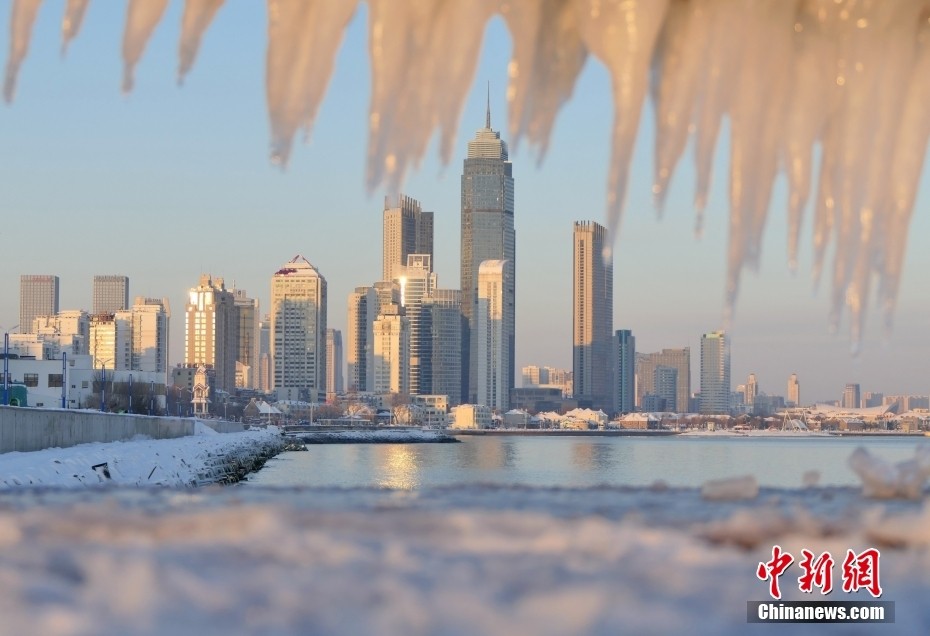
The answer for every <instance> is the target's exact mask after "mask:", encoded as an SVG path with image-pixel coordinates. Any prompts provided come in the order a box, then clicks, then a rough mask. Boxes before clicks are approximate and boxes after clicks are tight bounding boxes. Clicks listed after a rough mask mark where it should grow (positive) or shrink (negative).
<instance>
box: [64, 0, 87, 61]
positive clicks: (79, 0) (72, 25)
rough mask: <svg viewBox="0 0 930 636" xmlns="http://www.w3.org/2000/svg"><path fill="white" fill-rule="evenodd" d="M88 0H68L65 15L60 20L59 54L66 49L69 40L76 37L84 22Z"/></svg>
mask: <svg viewBox="0 0 930 636" xmlns="http://www.w3.org/2000/svg"><path fill="white" fill-rule="evenodd" d="M89 2H90V0H68V5H67V6H66V7H65V17H64V18H62V20H61V54H62V55H64V54H65V53H66V52H67V51H68V45H69V44H70V43H71V40H73V39H74V38H76V37H77V34H78V33H79V32H80V30H81V23H83V22H84V13H85V12H86V11H87V5H88V3H89Z"/></svg>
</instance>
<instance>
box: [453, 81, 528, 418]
mask: <svg viewBox="0 0 930 636" xmlns="http://www.w3.org/2000/svg"><path fill="white" fill-rule="evenodd" d="M513 216H514V181H513V165H512V164H511V163H510V161H509V160H508V155H507V144H506V143H505V142H504V141H503V140H502V139H501V138H500V133H498V132H495V131H494V130H492V129H491V108H490V100H489V106H488V110H487V116H486V119H485V126H484V128H481V129H480V130H478V132H477V133H476V134H475V138H474V139H472V140H471V141H469V142H468V156H467V157H466V159H465V165H464V170H463V172H462V252H461V258H462V260H461V290H462V313H463V314H464V315H465V320H466V330H465V333H464V334H463V337H462V364H463V365H465V368H467V369H468V391H467V392H466V393H465V395H464V396H463V399H465V398H466V397H467V399H468V400H469V401H470V402H474V401H475V400H476V399H477V391H478V381H477V376H476V372H477V364H476V362H477V360H476V356H477V347H478V343H477V342H476V341H475V339H474V337H473V336H474V334H475V329H476V323H475V315H476V313H475V312H476V309H477V305H478V269H479V268H480V266H481V264H482V263H483V262H484V261H489V260H500V261H506V262H507V266H506V268H505V271H504V290H503V293H504V307H503V308H502V311H503V312H504V314H503V318H502V320H503V321H504V323H506V324H507V325H509V326H508V327H507V328H506V332H507V335H508V337H509V338H510V342H508V343H505V346H506V347H507V348H508V353H507V354H506V358H507V360H508V364H509V365H510V367H509V369H507V370H505V376H506V377H505V378H503V379H504V380H505V382H506V385H507V387H508V390H509V388H510V387H512V386H513V378H514V367H513V361H514V342H513V334H514V329H513V327H512V325H513V324H514V310H515V306H516V303H515V300H516V286H515V276H514V272H515V271H516V248H515V234H514V224H513Z"/></svg>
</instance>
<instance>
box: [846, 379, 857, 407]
mask: <svg viewBox="0 0 930 636" xmlns="http://www.w3.org/2000/svg"><path fill="white" fill-rule="evenodd" d="M842 406H843V408H844V409H857V408H859V385H858V384H856V383H850V384H847V385H846V388H844V389H843V404H842Z"/></svg>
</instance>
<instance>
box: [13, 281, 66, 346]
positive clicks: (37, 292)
mask: <svg viewBox="0 0 930 636" xmlns="http://www.w3.org/2000/svg"><path fill="white" fill-rule="evenodd" d="M57 313H58V277H57V276H46V275H43V274H23V275H22V276H20V277H19V332H20V333H33V325H32V321H33V320H35V319H36V318H37V317H38V316H52V315H54V314H57Z"/></svg>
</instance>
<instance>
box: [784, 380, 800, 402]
mask: <svg viewBox="0 0 930 636" xmlns="http://www.w3.org/2000/svg"><path fill="white" fill-rule="evenodd" d="M787 402H788V406H801V383H800V382H798V374H797V373H792V374H791V376H790V377H789V378H788V399H787Z"/></svg>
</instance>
